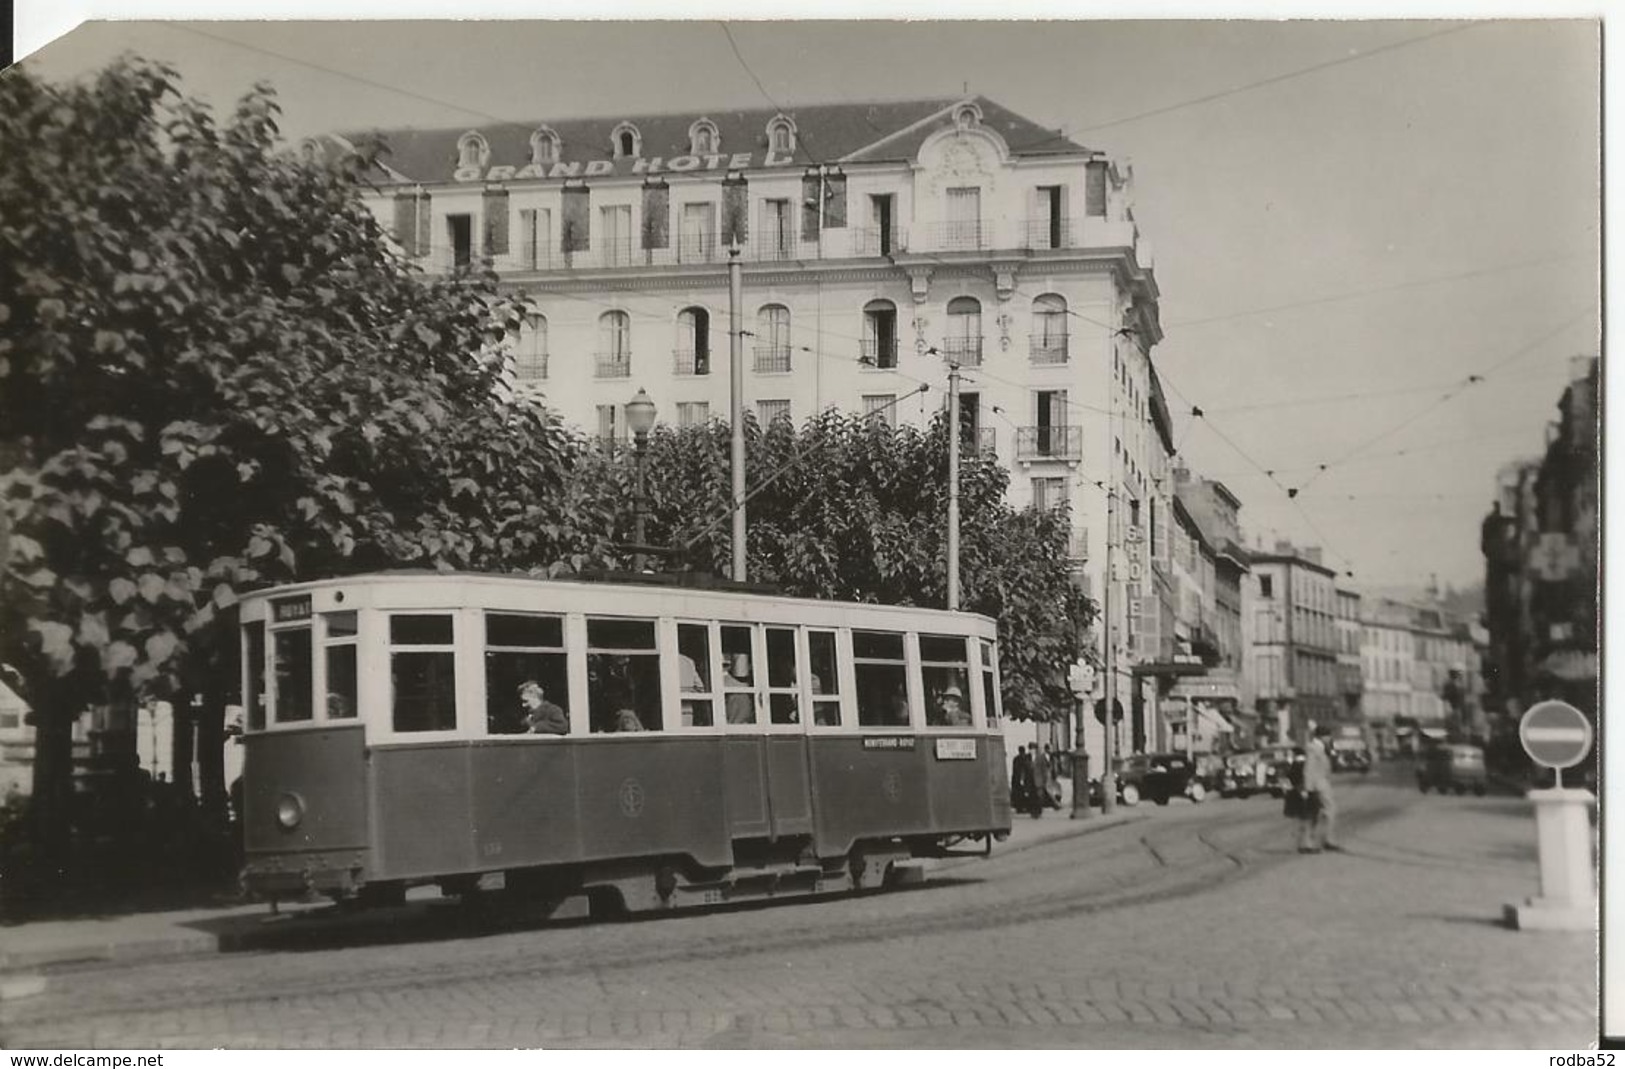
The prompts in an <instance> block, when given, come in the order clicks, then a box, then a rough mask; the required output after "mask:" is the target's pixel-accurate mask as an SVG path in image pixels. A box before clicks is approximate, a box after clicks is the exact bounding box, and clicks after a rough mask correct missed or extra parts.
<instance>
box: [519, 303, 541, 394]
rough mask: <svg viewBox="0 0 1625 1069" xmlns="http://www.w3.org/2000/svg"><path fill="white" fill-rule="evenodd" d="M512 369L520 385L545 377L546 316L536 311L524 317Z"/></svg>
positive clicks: (538, 380)
mask: <svg viewBox="0 0 1625 1069" xmlns="http://www.w3.org/2000/svg"><path fill="white" fill-rule="evenodd" d="M514 370H515V372H516V373H517V375H518V378H519V382H520V383H521V384H522V385H528V384H530V383H536V382H541V381H543V380H544V379H546V378H547V317H546V316H544V315H541V314H539V313H538V314H536V315H532V316H527V317H526V318H525V325H524V326H523V327H522V328H520V332H519V357H518V359H517V360H516V361H515V367H514Z"/></svg>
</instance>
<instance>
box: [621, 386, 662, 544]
mask: <svg viewBox="0 0 1625 1069" xmlns="http://www.w3.org/2000/svg"><path fill="white" fill-rule="evenodd" d="M626 425H627V427H628V428H629V429H630V430H631V431H632V460H633V464H634V466H635V468H636V471H637V484H636V486H635V487H634V489H633V494H632V517H633V533H632V540H633V541H634V542H636V543H637V547H638V548H637V550H636V551H635V552H634V553H633V554H632V570H633V571H635V572H641V571H643V560H644V557H643V547H644V546H645V545H647V544H648V543H647V540H646V539H645V538H644V535H643V512H644V503H645V498H644V495H645V492H646V488H645V486H644V462H645V460H646V458H647V456H648V452H649V429H650V428H651V427H653V426H654V425H655V403H654V402H653V401H651V400H649V395H648V394H647V393H645V392H644V391H643V390H642V389H639V390H638V392H637V395H636V396H634V397H633V398H632V400H630V401H628V402H627V403H626Z"/></svg>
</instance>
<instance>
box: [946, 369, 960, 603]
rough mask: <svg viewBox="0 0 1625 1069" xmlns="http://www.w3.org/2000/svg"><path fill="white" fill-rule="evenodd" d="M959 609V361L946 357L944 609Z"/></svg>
mask: <svg viewBox="0 0 1625 1069" xmlns="http://www.w3.org/2000/svg"><path fill="white" fill-rule="evenodd" d="M958 608H959V361H958V359H957V358H956V357H954V356H950V357H949V358H948V609H949V611H956V610H958Z"/></svg>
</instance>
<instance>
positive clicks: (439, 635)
mask: <svg viewBox="0 0 1625 1069" xmlns="http://www.w3.org/2000/svg"><path fill="white" fill-rule="evenodd" d="M389 644H390V651H389V675H390V683H391V692H392V694H393V699H392V700H393V708H392V718H393V719H392V722H393V724H394V726H395V730H396V731H399V732H414V731H451V730H453V729H454V728H456V727H457V656H456V654H455V653H454V652H453V650H452V648H451V645H452V618H451V617H450V616H449V615H444V614H440V613H434V614H429V613H423V614H402V615H399V616H391V617H390V618H389ZM403 647H405V648H403ZM411 647H417V648H411ZM435 647H439V648H435Z"/></svg>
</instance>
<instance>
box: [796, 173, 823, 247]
mask: <svg viewBox="0 0 1625 1069" xmlns="http://www.w3.org/2000/svg"><path fill="white" fill-rule="evenodd" d="M821 185H823V182H822V181H821V180H820V179H819V177H818V176H817V175H816V174H809V175H804V176H802V179H801V240H802V241H817V240H818V200H819V193H820V190H819V187H820V186H821Z"/></svg>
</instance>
